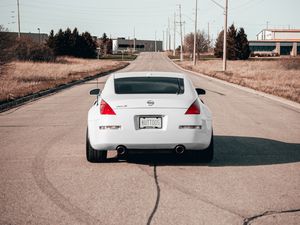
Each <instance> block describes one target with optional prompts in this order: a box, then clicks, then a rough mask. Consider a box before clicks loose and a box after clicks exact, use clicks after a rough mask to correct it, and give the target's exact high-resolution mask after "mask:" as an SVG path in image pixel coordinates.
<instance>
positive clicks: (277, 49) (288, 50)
mask: <svg viewBox="0 0 300 225" xmlns="http://www.w3.org/2000/svg"><path fill="white" fill-rule="evenodd" d="M256 39H257V40H253V41H249V47H250V50H251V52H252V54H253V55H269V56H274V55H291V56H297V55H299V54H300V29H264V30H262V31H260V32H259V33H258V34H257V35H256Z"/></svg>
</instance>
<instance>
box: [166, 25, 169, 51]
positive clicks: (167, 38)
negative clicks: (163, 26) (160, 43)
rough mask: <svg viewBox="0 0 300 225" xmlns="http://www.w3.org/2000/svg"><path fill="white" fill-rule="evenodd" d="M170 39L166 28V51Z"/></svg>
mask: <svg viewBox="0 0 300 225" xmlns="http://www.w3.org/2000/svg"><path fill="white" fill-rule="evenodd" d="M168 40H169V37H168V28H167V30H166V51H168V44H169V43H168Z"/></svg>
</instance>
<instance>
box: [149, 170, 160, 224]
mask: <svg viewBox="0 0 300 225" xmlns="http://www.w3.org/2000/svg"><path fill="white" fill-rule="evenodd" d="M153 174H154V176H153V177H154V180H155V185H156V193H157V195H156V202H155V205H154V208H153V210H152V212H151V214H150V216H149V218H148V221H147V225H150V224H151V221H152V219H153V217H154V215H155V213H156V211H157V209H158V205H159V200H160V187H159V183H158V178H157V171H156V165H154V167H153Z"/></svg>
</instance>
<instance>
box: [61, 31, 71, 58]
mask: <svg viewBox="0 0 300 225" xmlns="http://www.w3.org/2000/svg"><path fill="white" fill-rule="evenodd" d="M63 40H64V41H63V42H64V46H65V55H72V53H73V41H72V31H71V29H70V28H67V29H66V30H65V32H64V38H63Z"/></svg>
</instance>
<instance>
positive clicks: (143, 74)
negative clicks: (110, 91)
mask: <svg viewBox="0 0 300 225" xmlns="http://www.w3.org/2000/svg"><path fill="white" fill-rule="evenodd" d="M113 77H114V79H118V78H126V77H175V78H185V77H186V76H185V75H184V74H182V73H173V72H152V71H149V72H125V73H115V74H114V75H113Z"/></svg>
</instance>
